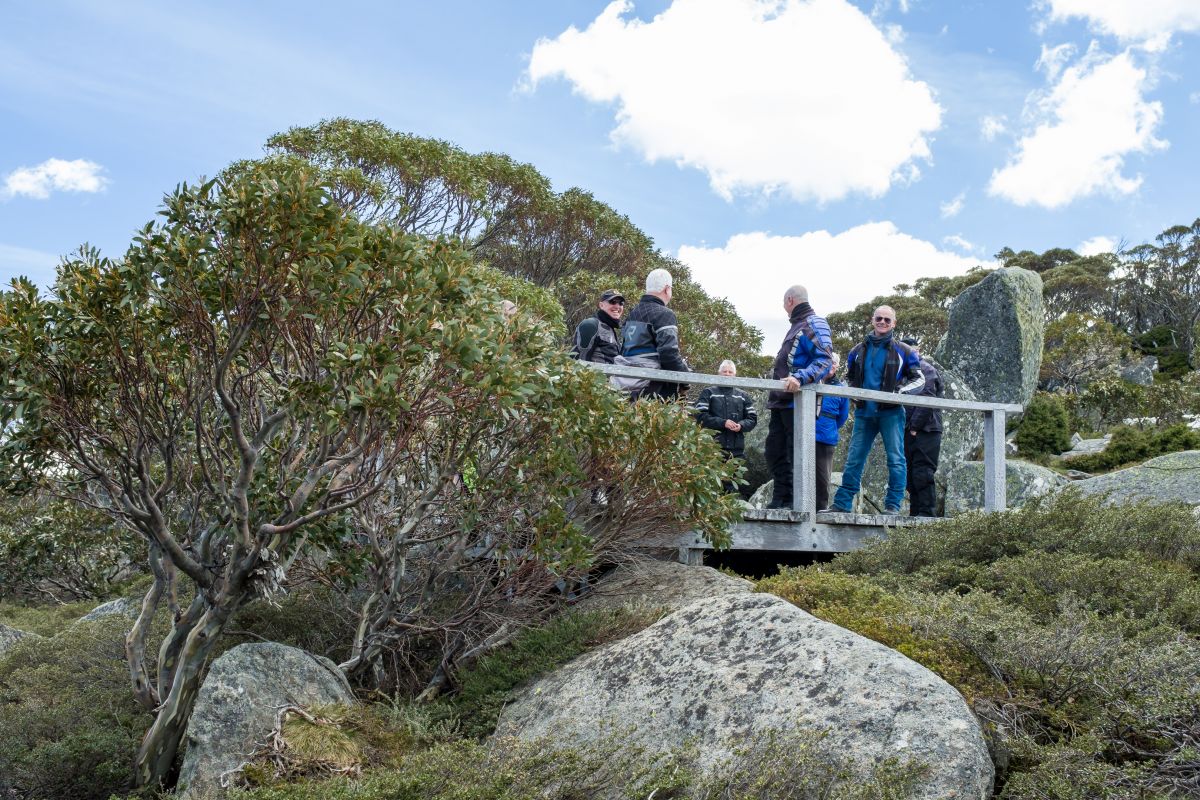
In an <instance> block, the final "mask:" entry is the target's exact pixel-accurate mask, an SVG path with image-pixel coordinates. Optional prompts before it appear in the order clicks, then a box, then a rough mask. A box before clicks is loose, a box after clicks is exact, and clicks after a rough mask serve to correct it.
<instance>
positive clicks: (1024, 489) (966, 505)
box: [946, 459, 1068, 517]
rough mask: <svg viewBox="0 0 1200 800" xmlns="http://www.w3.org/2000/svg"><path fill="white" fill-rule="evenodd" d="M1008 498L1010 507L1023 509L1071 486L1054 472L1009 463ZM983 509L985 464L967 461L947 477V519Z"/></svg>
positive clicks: (1006, 465) (1006, 463)
mask: <svg viewBox="0 0 1200 800" xmlns="http://www.w3.org/2000/svg"><path fill="white" fill-rule="evenodd" d="M1005 467H1006V469H1005V496H1006V497H1007V503H1008V507H1009V508H1020V507H1021V506H1022V505H1024V504H1025V501H1027V500H1030V499H1032V498H1034V497H1039V496H1041V495H1044V494H1049V493H1050V492H1052V491H1054V490H1055V489H1057V488H1058V487H1060V486H1063V485H1065V484H1066V483H1068V481H1067V479H1066V478H1065V477H1063V476H1062V475H1059V474H1058V473H1057V472H1055V471H1054V470H1050V469H1046V468H1045V467H1042V466H1038V465H1037V464H1030V463H1029V462H1027V461H1014V460H1011V459H1010V460H1008V461H1007V462H1005ZM981 508H983V462H982V461H965V462H963V463H961V464H959V465H958V466H956V467H954V468H953V469H951V470H950V471H949V473H948V475H947V477H946V516H947V517H952V516H954V515H955V514H962V513H965V512H967V511H976V510H978V509H981Z"/></svg>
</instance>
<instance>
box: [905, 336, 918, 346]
mask: <svg viewBox="0 0 1200 800" xmlns="http://www.w3.org/2000/svg"><path fill="white" fill-rule="evenodd" d="M900 343H901V344H906V345H908V346H909V347H920V346H921V343H920V342H918V341H917V340H916V339H914V338H913V337H911V336H905V337H904V338H903V339H901V340H900Z"/></svg>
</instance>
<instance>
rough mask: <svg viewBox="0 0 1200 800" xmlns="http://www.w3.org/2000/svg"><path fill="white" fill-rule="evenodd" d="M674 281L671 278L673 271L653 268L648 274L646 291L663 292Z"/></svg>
mask: <svg viewBox="0 0 1200 800" xmlns="http://www.w3.org/2000/svg"><path fill="white" fill-rule="evenodd" d="M672 283H674V281H673V280H672V278H671V273H669V272H667V271H666V270H665V269H662V268H659V269H652V270H650V274H649V275H647V276H646V292H647V293H651V292H661V291H663V290H664V289H666V288H667V287H668V286H670V285H671V284H672Z"/></svg>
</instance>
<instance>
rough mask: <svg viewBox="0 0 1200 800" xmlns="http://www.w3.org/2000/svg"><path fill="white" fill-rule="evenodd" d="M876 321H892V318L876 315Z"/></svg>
mask: <svg viewBox="0 0 1200 800" xmlns="http://www.w3.org/2000/svg"><path fill="white" fill-rule="evenodd" d="M875 321H876V322H891V321H892V318H891V317H876V318H875Z"/></svg>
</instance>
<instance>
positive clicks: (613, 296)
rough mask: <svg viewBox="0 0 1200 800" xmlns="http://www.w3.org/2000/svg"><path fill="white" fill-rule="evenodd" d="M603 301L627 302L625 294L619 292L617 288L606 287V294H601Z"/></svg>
mask: <svg viewBox="0 0 1200 800" xmlns="http://www.w3.org/2000/svg"><path fill="white" fill-rule="evenodd" d="M600 300H601V302H605V303H611V302H612V301H613V300H620V301H621V302H622V303H624V302H625V295H623V294H621V293H620V292H618V291H617V290H616V289H606V290H605V291H604V294H602V295H600Z"/></svg>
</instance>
